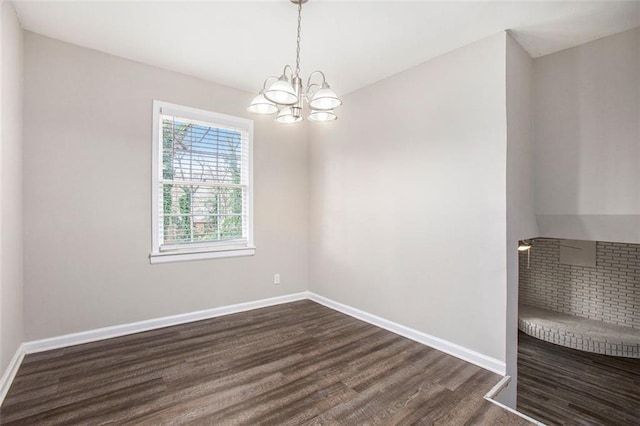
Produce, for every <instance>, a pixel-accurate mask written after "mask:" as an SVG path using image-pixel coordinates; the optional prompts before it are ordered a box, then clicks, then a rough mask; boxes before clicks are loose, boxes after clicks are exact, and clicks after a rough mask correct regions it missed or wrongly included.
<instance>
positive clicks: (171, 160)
mask: <svg viewBox="0 0 640 426" xmlns="http://www.w3.org/2000/svg"><path fill="white" fill-rule="evenodd" d="M162 129H163V138H162V140H163V143H162V172H163V173H162V176H163V179H175V180H182V181H196V182H220V183H232V184H240V183H241V182H242V178H241V174H242V172H243V170H242V164H243V159H244V158H243V149H242V134H241V132H239V131H236V130H229V129H222V128H218V127H214V126H207V125H203V124H194V123H191V122H187V121H181V120H180V118H178V117H171V118H165V119H163V123H162Z"/></svg>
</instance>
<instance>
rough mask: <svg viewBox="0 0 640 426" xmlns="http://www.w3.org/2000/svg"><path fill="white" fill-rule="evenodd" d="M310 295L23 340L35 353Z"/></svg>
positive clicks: (304, 294) (241, 304) (287, 296)
mask: <svg viewBox="0 0 640 426" xmlns="http://www.w3.org/2000/svg"><path fill="white" fill-rule="evenodd" d="M307 298H308V294H307V292H306V291H303V292H300V293H293V294H287V295H284V296H277V297H272V298H269V299H262V300H256V301H253V302H246V303H238V304H236V305H228V306H220V307H218V308H212V309H205V310H202V311H196V312H189V313H186V314H178V315H171V316H167V317H161V318H154V319H150V320H145V321H138V322H133V323H129V324H121V325H115V326H111V327H104V328H98V329H94V330H88V331H81V332H79V333H72V334H65V335H62V336H57V337H50V338H47V339H42V340H34V341H31V342H27V343H24V344H23V346H24V352H25V353H27V354H32V353H36V352H43V351H48V350H51V349H58V348H64V347H67V346H73V345H80V344H83V343H89V342H96V341H98V340H104V339H111V338H113V337H120V336H125V335H128V334H134V333H140V332H143V331H149V330H155V329H158V328H162V327H170V326H173V325H179V324H185V323H189V322H193V321H200V320H204V319H209V318H215V317H220V316H223V315H229V314H235V313H238V312H245V311H250V310H252V309H258V308H265V307H267V306H274V305H280V304H283V303H289V302H295V301H297V300H304V299H307Z"/></svg>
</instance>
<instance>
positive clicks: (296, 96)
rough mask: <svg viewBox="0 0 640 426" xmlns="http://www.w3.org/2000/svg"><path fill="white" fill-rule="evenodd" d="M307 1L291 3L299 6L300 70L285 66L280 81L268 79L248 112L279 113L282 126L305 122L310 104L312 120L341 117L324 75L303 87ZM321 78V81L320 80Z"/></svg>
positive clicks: (297, 47) (339, 101)
mask: <svg viewBox="0 0 640 426" xmlns="http://www.w3.org/2000/svg"><path fill="white" fill-rule="evenodd" d="M306 2H307V0H291V3H294V4H297V5H298V38H297V40H296V69H295V72H294V70H293V68H292V67H291V66H290V65H285V67H284V70H283V71H282V75H281V76H280V77H273V76H272V77H268V78H267V79H266V80H265V81H264V84H263V85H262V90H260V93H258V96H256V97H255V98H253V101H251V104H250V105H249V107H248V108H247V110H249V111H250V112H253V113H256V114H275V113H276V112H277V113H278V115H277V117H276V121H277V122H278V123H284V124H291V123H298V122H300V121H302V108H303V106H304V103H306V104H307V106H308V108H309V110H310V112H309V115H308V118H309V120H313V121H331V120H336V119H337V118H338V117H337V116H336V113H335V112H334V109H335V108H336V107H338V106H340V105H342V101H341V100H340V99H339V98H338V95H336V93H335V92H334V91H333V90H331V87H329V84H328V83H327V80H326V78H325V76H324V73H323V72H322V71H314V72H312V73H311V74H310V75H309V78H308V80H307V84H306V86H304V88H303V86H302V78H301V77H300V23H301V22H302V4H303V3H306ZM316 76H317V77H319V78H322V81H321V82H312V80H313V78H314V77H316ZM319 78H318V79H317V80H319Z"/></svg>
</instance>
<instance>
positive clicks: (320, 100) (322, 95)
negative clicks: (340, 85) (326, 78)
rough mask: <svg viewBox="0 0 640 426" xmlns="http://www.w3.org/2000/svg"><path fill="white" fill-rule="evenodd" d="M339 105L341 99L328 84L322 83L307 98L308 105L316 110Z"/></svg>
mask: <svg viewBox="0 0 640 426" xmlns="http://www.w3.org/2000/svg"><path fill="white" fill-rule="evenodd" d="M340 105H342V101H341V100H340V99H339V98H338V95H336V92H334V91H333V90H331V89H330V88H329V86H328V85H323V87H322V88H321V89H318V90H316V92H315V93H314V94H313V96H311V99H310V100H309V107H310V108H311V109H316V110H318V109H319V110H329V109H334V108H335V107H338V106H340Z"/></svg>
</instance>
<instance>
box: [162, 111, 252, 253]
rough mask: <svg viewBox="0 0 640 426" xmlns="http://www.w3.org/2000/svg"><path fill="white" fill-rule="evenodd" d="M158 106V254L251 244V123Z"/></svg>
mask: <svg viewBox="0 0 640 426" xmlns="http://www.w3.org/2000/svg"><path fill="white" fill-rule="evenodd" d="M156 109H157V111H156V114H154V115H155V116H156V117H157V126H158V128H157V133H158V134H157V140H156V142H155V143H156V145H157V146H156V150H155V151H156V152H157V153H158V156H157V158H156V159H155V160H156V161H157V163H156V166H157V167H156V169H157V170H156V171H155V173H157V179H156V180H157V183H155V186H156V188H154V190H155V191H156V198H157V200H156V201H157V204H156V205H155V210H156V212H155V216H156V221H155V222H156V223H155V224H156V229H155V232H156V233H157V234H156V238H157V240H156V243H155V244H154V253H155V254H157V255H160V256H161V255H162V254H163V253H165V254H171V253H173V254H176V252H178V253H180V254H184V253H200V254H201V255H202V253H203V252H220V251H229V250H231V251H234V250H238V249H246V248H251V243H252V241H251V215H250V207H251V205H250V204H251V186H250V183H251V170H250V167H251V152H250V149H251V137H252V122H251V121H250V120H246V119H241V118H236V117H229V116H223V115H219V114H214V113H210V112H206V111H201V110H193V109H191V108H186V107H180V106H177V105H169V104H165V103H159V102H157V103H156ZM154 253H152V256H153V255H154ZM228 254H229V255H246V254H253V253H228ZM198 257H202V256H198ZM205 257H216V256H205ZM173 260H179V259H173Z"/></svg>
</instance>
